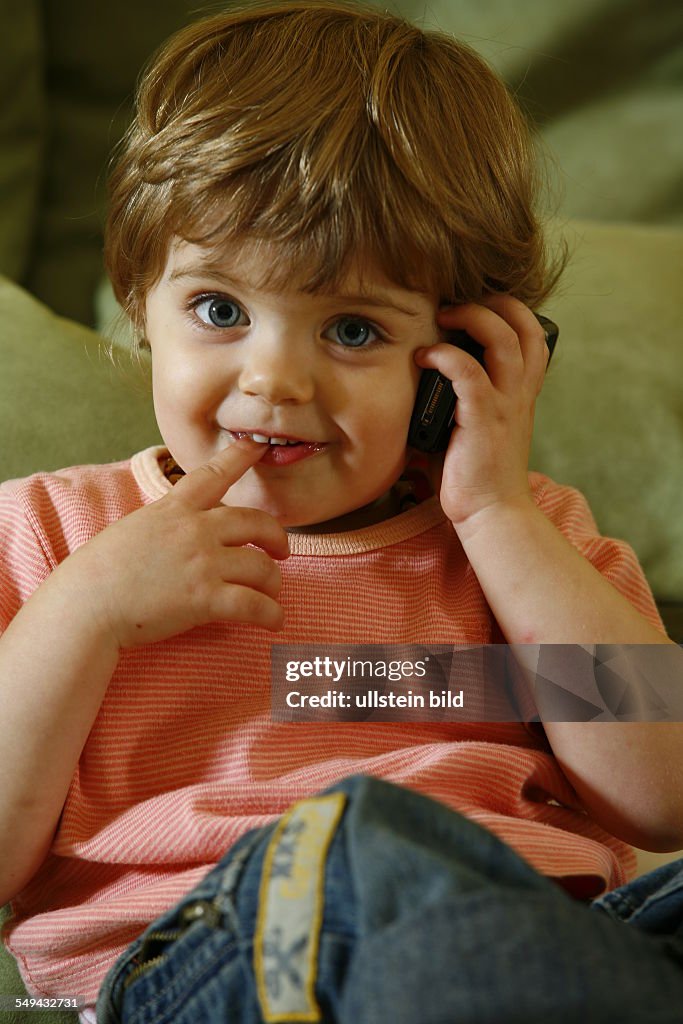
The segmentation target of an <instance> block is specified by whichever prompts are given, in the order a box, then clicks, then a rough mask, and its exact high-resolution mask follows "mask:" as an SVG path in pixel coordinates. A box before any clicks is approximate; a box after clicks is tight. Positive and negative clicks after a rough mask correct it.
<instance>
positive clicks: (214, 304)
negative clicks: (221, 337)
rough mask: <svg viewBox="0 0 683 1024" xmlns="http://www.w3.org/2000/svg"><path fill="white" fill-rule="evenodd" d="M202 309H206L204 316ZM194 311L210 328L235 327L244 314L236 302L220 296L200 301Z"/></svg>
mask: <svg viewBox="0 0 683 1024" xmlns="http://www.w3.org/2000/svg"><path fill="white" fill-rule="evenodd" d="M202 308H205V309H206V312H205V313H204V315H202V313H201V312H200V310H201V309H202ZM194 309H195V312H196V314H197V316H198V317H199V319H200V320H201V321H202V323H205V324H207V325H208V326H210V327H234V326H235V325H236V324H237V323H238V321H239V319H240V315H241V313H242V310H241V309H240V307H239V306H238V305H237V303H236V302H233V301H232V299H227V298H225V297H223V296H220V295H214V296H210V297H209V298H202V299H200V300H199V301H198V302H196V303H195V305H194Z"/></svg>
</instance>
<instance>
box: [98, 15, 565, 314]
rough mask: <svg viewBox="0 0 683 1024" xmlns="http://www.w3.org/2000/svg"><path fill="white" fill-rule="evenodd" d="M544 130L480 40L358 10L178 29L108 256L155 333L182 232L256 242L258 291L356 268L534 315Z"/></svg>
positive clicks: (211, 20)
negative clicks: (269, 248) (500, 300)
mask: <svg viewBox="0 0 683 1024" xmlns="http://www.w3.org/2000/svg"><path fill="white" fill-rule="evenodd" d="M543 180H544V179H543V176H542V174H541V172H540V171H539V164H538V158H537V151H536V146H535V140H534V134H533V130H532V129H531V128H530V127H529V125H528V124H527V122H526V119H525V117H524V115H523V114H522V112H521V111H520V110H519V108H518V106H517V104H516V103H515V102H514V100H513V99H512V97H511V95H510V94H509V92H508V91H507V89H506V87H505V85H504V84H503V83H502V82H501V80H500V79H499V77H498V76H497V75H496V74H495V73H494V72H493V71H492V70H491V69H490V68H489V66H488V65H487V64H486V63H485V61H484V60H483V59H482V58H481V57H480V56H479V55H478V54H477V53H476V52H475V51H474V50H472V49H471V48H470V47H468V46H466V45H464V44H462V43H460V42H458V41H456V40H455V39H454V38H452V37H450V36H448V35H445V34H443V33H441V32H431V31H422V30H421V29H419V28H417V27H416V26H414V25H412V24H410V23H409V22H407V21H405V20H404V19H402V18H400V17H397V16H395V15H393V14H391V13H389V12H386V11H381V10H377V9H375V8H371V7H367V6H361V5H359V4H356V3H347V2H345V0H341V2H330V3H325V2H316V0H313V2H311V0H303V2H299V0H293V2H285V3H273V2H269V3H263V2H261V3H256V4H249V5H248V6H245V7H240V8H235V7H231V8H230V9H229V10H227V11H225V12H223V13H220V14H216V15H211V16H210V17H206V18H203V19H202V20H200V21H198V22H196V23H194V24H192V25H190V26H189V27H188V28H185V29H183V30H181V31H180V32H178V33H177V34H176V35H174V36H173V37H172V38H171V39H170V40H169V41H168V42H167V43H166V44H165V45H164V46H163V47H162V48H161V49H160V50H159V51H158V53H157V54H156V55H155V57H154V58H153V59H152V61H151V63H150V64H149V66H148V68H147V70H146V72H145V73H144V74H143V76H142V78H141V82H140V85H139V90H138V97H137V115H136V118H135V121H134V122H133V124H132V125H131V127H130V129H129V131H128V133H127V134H126V136H125V138H124V139H123V140H122V146H121V151H120V154H119V158H118V162H117V164H116V166H115V169H114V171H113V173H112V175H111V178H110V205H109V213H108V220H107V224H106V231H105V261H106V266H107V270H108V272H109V276H110V278H111V281H112V284H113V288H114V293H115V295H116V298H117V299H118V301H119V303H120V304H121V306H122V307H123V308H124V310H125V311H126V312H127V313H128V315H129V316H130V318H131V320H132V321H133V325H134V326H135V327H136V328H137V329H138V330H141V329H143V328H144V303H145V298H146V295H147V292H148V291H149V289H150V288H151V287H152V286H153V285H154V284H155V283H156V282H157V281H158V279H159V277H160V276H161V274H162V272H163V269H164V267H165V264H166V261H167V259H168V254H169V246H170V243H171V241H172V239H173V236H179V237H181V238H183V239H185V240H186V241H190V242H194V243H195V244H200V245H202V246H204V247H206V248H207V249H208V250H209V255H210V256H214V257H217V256H218V257H219V256H220V254H221V253H222V254H223V255H225V254H226V253H227V252H229V247H230V246H231V245H238V244H239V243H240V242H245V241H256V242H258V240H260V239H263V240H265V241H267V242H269V243H275V244H276V245H277V246H278V254H279V256H280V259H279V260H278V261H277V265H276V266H270V267H269V268H268V270H269V274H268V278H267V280H264V281H263V284H266V283H267V284H269V285H270V286H271V287H275V288H278V287H286V286H287V284H288V283H289V284H290V285H291V281H292V279H293V277H296V278H297V280H298V282H299V284H298V286H299V287H302V288H303V289H305V290H307V291H312V292H313V291H318V290H325V289H326V288H330V287H333V286H334V285H336V284H337V283H338V282H339V281H340V280H341V279H342V278H343V276H344V274H345V271H346V269H347V268H348V264H349V261H350V260H351V259H353V258H354V257H358V256H362V257H369V258H371V259H372V260H374V262H375V263H376V264H377V265H378V266H379V268H380V269H381V270H382V271H383V272H384V273H385V275H386V276H387V277H388V278H389V279H390V280H391V281H393V282H394V283H395V284H397V285H398V286H400V287H405V288H408V289H411V290H417V291H423V292H427V293H437V294H438V296H439V301H441V302H452V303H456V302H467V301H476V300H478V299H480V298H481V297H482V296H483V295H484V293H485V292H487V291H500V292H510V293H511V294H513V295H515V296H517V297H518V298H519V299H521V300H522V301H524V302H526V303H527V304H529V305H531V306H537V305H538V304H539V303H540V302H541V301H542V300H543V299H544V298H546V296H547V295H548V294H549V293H550V291H551V290H552V288H553V287H554V285H555V284H556V282H557V279H558V278H559V276H560V274H561V272H562V269H563V267H564V263H565V262H566V253H562V254H560V256H558V257H556V258H555V259H554V260H551V259H550V256H549V254H548V252H547V249H546V246H545V242H544V238H543V233H542V231H541V227H540V223H539V216H538V214H537V213H536V209H535V207H536V202H537V197H538V194H539V192H540V186H541V183H542V181H543Z"/></svg>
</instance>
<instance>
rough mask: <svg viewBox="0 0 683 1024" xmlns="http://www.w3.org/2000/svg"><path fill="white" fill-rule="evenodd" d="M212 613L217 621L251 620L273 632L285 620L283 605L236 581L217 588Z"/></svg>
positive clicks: (254, 623) (280, 626)
mask: <svg viewBox="0 0 683 1024" xmlns="http://www.w3.org/2000/svg"><path fill="white" fill-rule="evenodd" d="M211 614H212V616H213V618H214V619H215V621H217V622H218V621H228V622H250V623H252V624H253V625H255V626H261V627H262V628H263V629H269V630H271V631H272V632H277V631H278V630H280V629H282V627H283V625H284V621H285V613H284V611H283V610H282V606H281V605H279V604H278V602H277V601H275V600H274V599H273V598H272V597H269V596H268V595H267V594H262V593H261V592H260V591H258V590H252V589H251V588H250V587H243V586H240V585H239V584H235V583H226V584H224V585H223V586H222V587H219V588H218V589H217V591H216V594H215V596H214V599H213V602H212V612H211Z"/></svg>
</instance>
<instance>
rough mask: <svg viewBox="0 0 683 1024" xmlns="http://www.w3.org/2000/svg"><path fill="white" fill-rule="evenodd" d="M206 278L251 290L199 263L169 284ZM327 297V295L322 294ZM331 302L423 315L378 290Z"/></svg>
mask: <svg viewBox="0 0 683 1024" xmlns="http://www.w3.org/2000/svg"><path fill="white" fill-rule="evenodd" d="M185 277H190V278H195V279H199V278H206V277H212V278H214V280H216V281H220V282H221V283H222V284H224V285H227V286H228V287H232V288H238V289H247V290H248V289H249V287H250V286H249V285H248V283H247V282H245V281H240V279H239V278H237V277H228V276H227V275H226V274H225V273H224V272H223V271H222V270H221V269H220V268H218V267H214V266H213V265H212V264H209V263H197V264H192V265H190V266H187V267H182V266H181V267H176V268H175V270H173V271H172V272H171V273H170V274H169V276H168V280H169V282H173V281H178V280H181V279H182V278H185ZM322 294H324V295H326V294H327V293H322ZM329 298H330V299H331V300H339V301H341V302H350V303H360V304H362V305H364V306H375V307H377V308H378V309H388V310H395V311H397V312H399V313H403V315H404V316H408V317H411V318H413V319H417V317H419V316H421V314H420V313H419V312H418V311H417V310H415V309H410V308H409V307H408V306H403V305H401V303H399V302H397V301H396V299H395V298H394V296H393V295H392V294H391V293H390V292H383V291H381V290H380V289H378V290H377V291H376V292H375V293H374V294H373V295H368V294H363V295H348V294H346V293H342V292H339V293H334V294H330V295H329Z"/></svg>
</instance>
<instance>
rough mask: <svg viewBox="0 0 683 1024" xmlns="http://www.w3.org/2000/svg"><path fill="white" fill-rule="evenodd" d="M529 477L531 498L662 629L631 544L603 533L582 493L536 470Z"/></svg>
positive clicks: (650, 592) (572, 542)
mask: <svg viewBox="0 0 683 1024" xmlns="http://www.w3.org/2000/svg"><path fill="white" fill-rule="evenodd" d="M530 481H531V485H532V489H533V493H534V500H535V502H536V504H537V505H538V507H539V508H540V509H541V511H542V512H543V513H544V514H545V515H546V516H547V517H548V519H550V521H551V522H552V523H554V525H555V526H556V527H557V529H558V530H559V531H560V532H561V533H562V534H564V536H565V537H566V538H567V540H568V541H569V542H570V543H571V544H573V545H574V547H575V548H577V550H578V551H580V552H581V554H582V555H584V556H585V557H586V558H587V559H588V561H589V562H590V563H591V564H592V565H594V566H595V568H596V569H597V570H598V572H599V573H600V574H601V575H602V576H604V577H605V579H607V580H609V582H610V583H611V584H612V585H613V586H614V587H616V589H617V590H618V591H619V592H620V593H621V594H623V596H624V597H625V598H626V599H627V600H628V601H630V602H631V604H632V605H633V607H634V608H635V609H636V610H637V611H639V612H640V614H641V615H642V616H643V618H645V619H647V621H648V622H649V623H650V624H651V625H652V626H654V627H655V628H656V629H659V630H661V632H662V633H665V632H666V630H665V628H664V624H663V622H662V620H661V617H660V615H659V612H658V611H657V605H656V603H655V600H654V597H653V595H652V591H651V589H650V586H649V584H648V582H647V579H646V578H645V573H644V572H643V570H642V567H641V565H640V562H639V561H638V557H637V555H636V553H635V551H634V550H633V548H632V547H631V546H630V545H629V544H628V543H627V542H626V541H623V540H615V539H614V538H612V537H603V536H602V535H601V534H600V532H599V530H598V527H597V524H596V522H595V519H594V517H593V514H592V512H591V510H590V508H589V506H588V502H587V501H586V499H585V497H584V496H583V494H581V492H580V491H577V490H576V488H574V487H566V486H564V485H562V484H557V483H555V482H554V481H553V480H550V479H549V478H548V477H546V476H543V475H541V474H540V473H532V474H531V475H530Z"/></svg>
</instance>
